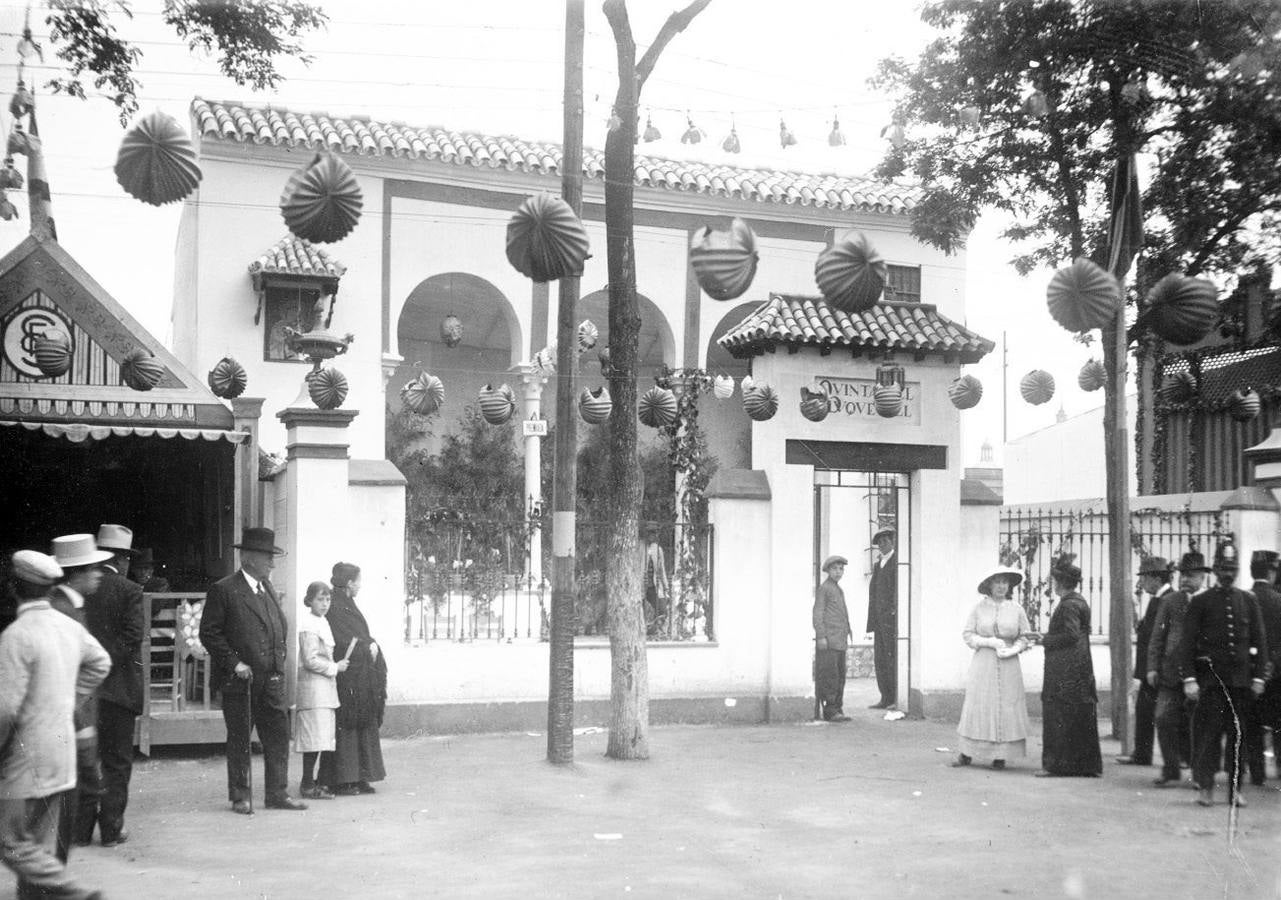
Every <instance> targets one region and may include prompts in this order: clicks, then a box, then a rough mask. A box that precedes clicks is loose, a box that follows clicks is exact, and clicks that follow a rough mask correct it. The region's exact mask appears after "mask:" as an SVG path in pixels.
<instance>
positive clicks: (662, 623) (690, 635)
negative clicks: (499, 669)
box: [404, 517, 715, 644]
mask: <svg viewBox="0 0 1281 900" xmlns="http://www.w3.org/2000/svg"><path fill="white" fill-rule="evenodd" d="M645 524H649V525H653V526H654V527H655V528H656V529H657V543H658V546H659V548H660V551H661V552H660V553H658V554H656V555H657V556H658V557H659V558H660V559H661V560H662V565H663V570H664V572H665V573H666V575H667V578H666V579H665V581H666V582H667V584H668V585H669V586H670V590H669V592H668V596H667V597H664V598H661V599H660V601H659V602H658V603H657V604H654V605H651V604H650V603H648V602H647V603H646V604H645V612H646V621H647V624H648V635H649V639H650V640H651V641H658V640H662V641H709V640H714V636H715V629H714V626H713V615H712V613H713V608H714V604H713V597H714V596H715V595H714V592H713V587H712V571H713V566H712V553H713V541H712V528H711V526H710V525H688V524H683V523H676V522H666V523H645ZM577 532H578V533H577V544H576V550H575V552H576V556H575V563H576V565H575V569H576V573H575V575H576V577H575V598H574V608H575V618H576V632H577V634H580V635H604V634H605V633H606V612H607V606H608V595H607V588H606V583H605V561H606V559H607V558H608V556H609V554H610V549H609V547H608V544H607V529H606V527H605V525H604V524H602V523H599V522H582V521H580V522H578V528H577ZM530 533H531V529H530V525H529V523H527V522H522V521H515V522H511V521H496V520H464V519H462V518H459V517H456V518H454V519H451V520H450V521H432V522H423V523H420V524H419V525H418V527H416V528H412V529H411V534H410V538H409V542H408V546H407V548H406V555H405V558H406V559H407V560H408V567H407V570H406V572H405V586H406V596H405V614H404V639H405V642H406V643H409V644H418V643H423V642H428V641H440V640H446V641H455V642H461V643H467V642H474V641H493V642H498V643H513V642H516V641H545V640H547V639H548V628H549V620H548V616H549V614H550V610H551V584H550V575H551V559H550V555H547V557H546V558H545V559H544V560H543V561H542V562H543V566H542V570H541V571H542V572H543V573H545V576H544V577H539V576H538V575H537V574H535V572H534V571H533V568H532V567H531V566H530V558H529V556H530V540H529V536H530ZM542 544H543V546H544V547H545V548H550V546H551V544H552V536H551V534H550V529H548V530H545V531H544V532H543V536H542ZM641 546H642V549H643V548H644V547H645V543H644V541H642V543H641Z"/></svg>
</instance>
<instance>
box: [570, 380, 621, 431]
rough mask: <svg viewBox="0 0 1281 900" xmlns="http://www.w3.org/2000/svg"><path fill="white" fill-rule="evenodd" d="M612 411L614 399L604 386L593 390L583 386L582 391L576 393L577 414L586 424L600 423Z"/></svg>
mask: <svg viewBox="0 0 1281 900" xmlns="http://www.w3.org/2000/svg"><path fill="white" fill-rule="evenodd" d="M613 411H614V401H613V400H612V399H611V398H610V396H609V390H608V389H607V388H605V387H604V386H601V387H598V388H596V389H595V390H588V389H587V388H583V392H582V393H581V394H579V395H578V414H579V415H580V416H582V418H583V421H584V422H586V423H587V424H588V425H600V424H601V423H603V422H604V421H605V420H606V419H608V418H609V414H610V413H611V412H613Z"/></svg>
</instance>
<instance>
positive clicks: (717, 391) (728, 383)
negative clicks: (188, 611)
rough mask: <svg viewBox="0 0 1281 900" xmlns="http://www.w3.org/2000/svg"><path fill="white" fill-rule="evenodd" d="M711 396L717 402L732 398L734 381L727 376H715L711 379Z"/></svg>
mask: <svg viewBox="0 0 1281 900" xmlns="http://www.w3.org/2000/svg"><path fill="white" fill-rule="evenodd" d="M712 396H713V397H715V398H716V399H717V400H728V399H729V398H730V397H732V396H734V379H733V378H730V377H729V376H728V375H717V376H716V377H715V378H713V379H712Z"/></svg>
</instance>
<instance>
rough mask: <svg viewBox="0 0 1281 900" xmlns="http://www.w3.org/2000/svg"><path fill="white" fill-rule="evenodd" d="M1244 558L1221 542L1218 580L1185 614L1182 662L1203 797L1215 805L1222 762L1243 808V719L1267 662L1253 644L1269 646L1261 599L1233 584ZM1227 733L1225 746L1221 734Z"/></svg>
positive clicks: (1195, 773)
mask: <svg viewBox="0 0 1281 900" xmlns="http://www.w3.org/2000/svg"><path fill="white" fill-rule="evenodd" d="M1239 568H1240V564H1239V563H1238V561H1237V548H1236V547H1235V546H1233V545H1232V544H1231V543H1230V542H1226V541H1225V542H1223V543H1220V544H1219V546H1218V548H1216V550H1215V551H1214V577H1215V580H1216V581H1217V582H1218V583H1217V584H1216V585H1215V586H1214V587H1212V588H1210V589H1209V590H1207V591H1205V592H1203V593H1200V594H1197V595H1196V596H1195V597H1193V598H1192V601H1191V602H1190V603H1189V604H1188V611H1187V613H1185V614H1184V616H1183V635H1182V638H1181V639H1180V641H1179V668H1180V674H1181V675H1182V677H1183V692H1184V694H1185V695H1186V696H1187V698H1188V699H1189V700H1192V701H1195V702H1196V709H1195V710H1193V712H1192V777H1193V779H1194V780H1195V781H1196V784H1197V788H1198V794H1197V803H1199V804H1201V805H1202V806H1213V805H1214V778H1215V774H1216V772H1217V771H1218V769H1219V761H1220V760H1223V761H1224V763H1225V765H1224V767H1223V768H1224V770H1225V771H1226V772H1227V773H1228V802H1229V803H1234V804H1235V805H1237V806H1245V798H1243V797H1242V796H1241V795H1240V790H1239V788H1240V785H1239V783H1238V781H1237V771H1238V767H1237V743H1238V740H1239V738H1240V735H1239V733H1238V727H1237V722H1238V721H1239V716H1241V715H1242V711H1243V710H1244V709H1245V707H1246V705H1247V704H1248V703H1249V702H1250V701H1251V700H1252V699H1253V697H1257V696H1258V695H1259V694H1262V693H1263V679H1264V671H1265V669H1266V666H1267V660H1266V658H1265V657H1264V655H1263V654H1262V653H1251V652H1250V649H1251V647H1256V648H1257V647H1265V646H1267V640H1266V638H1265V636H1264V634H1263V620H1262V618H1261V617H1260V616H1259V608H1258V605H1257V604H1256V603H1255V602H1254V599H1253V598H1252V597H1250V595H1249V594H1247V593H1246V592H1245V591H1242V590H1239V589H1238V588H1235V587H1233V583H1234V582H1235V581H1236V577H1237V571H1238V569H1239ZM1225 735H1226V736H1227V747H1226V749H1225V748H1224V746H1223V738H1224V736H1225Z"/></svg>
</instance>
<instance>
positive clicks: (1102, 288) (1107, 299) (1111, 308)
mask: <svg viewBox="0 0 1281 900" xmlns="http://www.w3.org/2000/svg"><path fill="white" fill-rule="evenodd" d="M1045 294H1046V300H1047V301H1048V303H1049V307H1050V315H1051V316H1053V317H1054V321H1056V322H1058V323H1059V324H1060V325H1062V326H1063V327H1064V328H1066V329H1067V330H1068V331H1090V330H1091V329H1093V328H1102V327H1103V326H1104V325H1107V324H1109V323H1111V322H1113V321H1115V320H1116V312H1117V310H1118V309H1120V308H1121V302H1122V298H1121V285H1120V284H1119V283H1118V282H1117V280H1116V279H1115V278H1114V277H1112V275H1111V274H1109V273H1108V272H1105V271H1104V270H1103V269H1102V268H1101V267H1100V266H1099V265H1098V264H1096V263H1094V262H1092V261H1090V260H1088V259H1086V258H1085V257H1083V256H1082V257H1080V258H1078V259H1077V260H1076V261H1074V262H1073V263H1072V265H1070V266H1066V267H1065V268H1062V269H1059V270H1058V271H1057V272H1055V273H1054V277H1052V278H1051V279H1050V286H1049V287H1048V288H1047V289H1046V292H1045Z"/></svg>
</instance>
